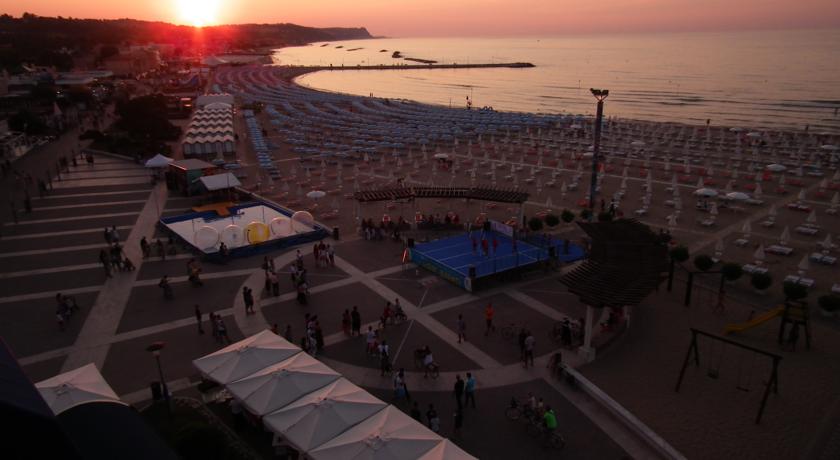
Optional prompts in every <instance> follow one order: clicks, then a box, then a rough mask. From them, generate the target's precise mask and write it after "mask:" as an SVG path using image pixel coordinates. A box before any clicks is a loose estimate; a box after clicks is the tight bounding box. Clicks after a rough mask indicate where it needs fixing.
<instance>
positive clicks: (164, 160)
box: [146, 153, 175, 168]
mask: <svg viewBox="0 0 840 460" xmlns="http://www.w3.org/2000/svg"><path fill="white" fill-rule="evenodd" d="M173 161H175V160H173V159H172V158H169V157H167V156H164V155H161V154H159V153H158V154H157V155H155V156H153V157H151V158H149V159H148V160H146V167H147V168H165V167H167V166H169V163H172V162H173Z"/></svg>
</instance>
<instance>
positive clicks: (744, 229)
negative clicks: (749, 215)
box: [741, 220, 752, 237]
mask: <svg viewBox="0 0 840 460" xmlns="http://www.w3.org/2000/svg"><path fill="white" fill-rule="evenodd" d="M750 232H752V226H751V225H750V221H749V220H747V221H746V222H744V225H742V226H741V233H743V234H744V236H745V237H749V236H750Z"/></svg>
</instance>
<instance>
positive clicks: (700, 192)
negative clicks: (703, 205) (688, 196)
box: [694, 188, 718, 198]
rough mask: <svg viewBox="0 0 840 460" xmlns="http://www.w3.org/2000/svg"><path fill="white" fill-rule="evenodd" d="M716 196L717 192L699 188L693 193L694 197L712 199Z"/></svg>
mask: <svg viewBox="0 0 840 460" xmlns="http://www.w3.org/2000/svg"><path fill="white" fill-rule="evenodd" d="M717 195H718V192H717V190H715V189H712V188H700V189H697V190H695V191H694V196H700V197H704V198H714V197H716V196H717Z"/></svg>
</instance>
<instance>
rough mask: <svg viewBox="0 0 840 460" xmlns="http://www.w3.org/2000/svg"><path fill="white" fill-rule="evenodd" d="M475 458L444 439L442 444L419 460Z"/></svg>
mask: <svg viewBox="0 0 840 460" xmlns="http://www.w3.org/2000/svg"><path fill="white" fill-rule="evenodd" d="M474 459H475V457H473V456H472V455H470V454H468V453H466V452H464V451H463V450H462V449H461V448H460V447H458V446H457V445H455V443H454V442H452V441H450V440H448V439H444V440H443V442H442V443H440V444H438V445H437V446H435V447H434V448H433V449H432V450H430V451H428V452H426V453H425V454H424V455H423V456H422V457H420V458H419V459H418V460H474Z"/></svg>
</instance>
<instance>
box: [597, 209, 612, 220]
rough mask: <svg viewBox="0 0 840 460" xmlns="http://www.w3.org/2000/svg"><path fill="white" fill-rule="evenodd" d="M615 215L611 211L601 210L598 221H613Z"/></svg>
mask: <svg viewBox="0 0 840 460" xmlns="http://www.w3.org/2000/svg"><path fill="white" fill-rule="evenodd" d="M612 220H613V215H612V213H609V212H606V211H604V212H599V213H598V222H612Z"/></svg>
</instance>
